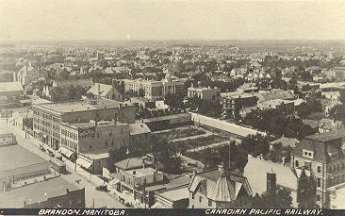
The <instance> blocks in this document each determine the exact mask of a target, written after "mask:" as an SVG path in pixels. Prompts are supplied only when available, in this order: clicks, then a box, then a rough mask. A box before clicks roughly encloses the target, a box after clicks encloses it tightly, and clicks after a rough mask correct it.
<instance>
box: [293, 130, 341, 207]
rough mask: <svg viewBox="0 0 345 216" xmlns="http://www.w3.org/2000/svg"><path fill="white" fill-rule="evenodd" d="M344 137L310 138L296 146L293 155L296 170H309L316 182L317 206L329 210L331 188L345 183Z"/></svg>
mask: <svg viewBox="0 0 345 216" xmlns="http://www.w3.org/2000/svg"><path fill="white" fill-rule="evenodd" d="M342 146H343V143H342V135H341V134H339V133H332V132H330V133H323V134H315V135H311V136H308V137H306V138H304V139H303V140H301V142H300V143H298V144H297V145H296V148H295V150H294V153H293V160H292V161H293V167H294V168H295V170H299V169H308V170H309V171H310V172H311V173H312V176H314V178H315V182H316V186H317V187H316V204H317V205H318V206H320V207H321V208H329V207H330V203H329V199H330V197H329V192H328V189H329V188H330V187H333V186H336V185H339V184H342V183H344V182H345V157H344V152H343V149H342Z"/></svg>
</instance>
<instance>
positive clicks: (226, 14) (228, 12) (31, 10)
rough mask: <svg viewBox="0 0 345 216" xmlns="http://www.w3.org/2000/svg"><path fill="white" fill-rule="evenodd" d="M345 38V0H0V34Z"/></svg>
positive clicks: (4, 37)
mask: <svg viewBox="0 0 345 216" xmlns="http://www.w3.org/2000/svg"><path fill="white" fill-rule="evenodd" d="M232 39H236V40H248V39H250V40H252V39H262V40H281V39H291V40H295V39H303V40H344V39H345V1H342V0H334V1H326V0H323V1H321V0H320V1H311V0H309V1H296V0H294V1H272V0H270V1H268V0H267V1H231V0H228V1H226V0H199V1H197V0H0V41H2V42H5V41H6V42H7V41H62V40H71V41H74V40H76V41H77V40H232Z"/></svg>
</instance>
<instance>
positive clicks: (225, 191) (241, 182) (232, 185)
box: [188, 169, 252, 202]
mask: <svg viewBox="0 0 345 216" xmlns="http://www.w3.org/2000/svg"><path fill="white" fill-rule="evenodd" d="M201 183H205V184H206V197H207V198H208V199H211V200H213V201H217V202H231V201H234V200H236V199H237V197H238V194H239V192H240V190H241V189H242V188H243V189H244V190H245V191H246V192H247V193H248V195H252V192H251V188H250V185H249V183H248V181H247V179H246V178H245V177H243V176H236V175H232V174H230V175H226V174H223V173H222V172H221V171H219V170H217V169H216V170H209V171H205V172H202V173H199V174H196V175H195V176H194V177H193V179H192V182H191V183H190V185H189V188H188V189H189V191H190V192H192V193H195V192H196V191H197V189H198V188H199V186H200V184H201Z"/></svg>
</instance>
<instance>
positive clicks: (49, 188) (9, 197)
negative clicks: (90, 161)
mask: <svg viewBox="0 0 345 216" xmlns="http://www.w3.org/2000/svg"><path fill="white" fill-rule="evenodd" d="M67 189H69V190H70V191H76V190H79V189H80V188H79V187H77V186H76V185H74V184H71V183H69V182H68V181H66V180H64V179H62V178H61V177H57V178H52V179H50V180H48V181H42V182H38V183H34V184H30V185H26V186H23V187H20V188H17V189H12V190H10V191H5V192H0V203H1V205H2V206H6V208H23V205H24V201H26V202H27V203H38V202H44V201H45V200H47V199H48V198H50V197H56V196H61V195H64V194H66V190H67Z"/></svg>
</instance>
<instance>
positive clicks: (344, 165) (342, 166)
mask: <svg viewBox="0 0 345 216" xmlns="http://www.w3.org/2000/svg"><path fill="white" fill-rule="evenodd" d="M310 163H311V162H308V161H305V162H304V165H305V166H308V165H310ZM295 166H296V167H299V166H300V164H299V161H298V160H296V161H295ZM342 169H345V163H341V164H335V165H330V166H329V167H328V171H329V172H335V171H339V170H342ZM321 172H322V167H321V166H317V173H321Z"/></svg>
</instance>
